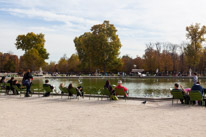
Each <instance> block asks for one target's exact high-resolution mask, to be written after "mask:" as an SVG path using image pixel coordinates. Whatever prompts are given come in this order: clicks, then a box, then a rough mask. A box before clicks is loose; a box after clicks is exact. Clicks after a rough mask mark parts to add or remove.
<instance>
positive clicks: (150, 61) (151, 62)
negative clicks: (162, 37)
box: [143, 44, 158, 73]
mask: <svg viewBox="0 0 206 137" xmlns="http://www.w3.org/2000/svg"><path fill="white" fill-rule="evenodd" d="M146 46H147V48H146V50H145V54H144V55H143V57H144V61H145V67H144V69H145V71H149V72H150V73H152V72H155V71H156V69H157V67H158V62H157V56H156V55H157V54H156V51H155V50H154V49H153V45H150V44H149V45H146Z"/></svg>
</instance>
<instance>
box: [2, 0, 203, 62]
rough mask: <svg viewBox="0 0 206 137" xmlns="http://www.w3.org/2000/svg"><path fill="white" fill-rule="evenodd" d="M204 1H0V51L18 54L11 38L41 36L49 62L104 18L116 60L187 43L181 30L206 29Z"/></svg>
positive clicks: (72, 48) (67, 51)
mask: <svg viewBox="0 0 206 137" xmlns="http://www.w3.org/2000/svg"><path fill="white" fill-rule="evenodd" d="M205 6H206V1H205V0H0V52H4V53H6V52H11V53H13V54H16V55H18V56H20V55H23V54H24V52H23V51H21V50H17V49H16V47H15V41H16V37H17V36H18V35H20V34H27V33H28V32H34V33H43V34H45V40H46V43H45V48H46V49H47V51H48V52H49V53H50V56H49V60H47V62H49V61H55V62H58V60H59V59H60V58H61V57H63V55H64V54H66V56H67V57H70V56H71V55H72V54H73V53H76V50H75V46H74V42H73V40H74V38H75V37H78V36H80V35H82V34H83V33H84V32H89V31H90V29H91V27H92V26H93V25H96V24H101V23H103V21H104V20H109V21H110V23H111V24H114V26H115V27H116V28H117V30H118V31H117V34H118V36H119V38H120V41H121V43H122V48H121V50H120V56H123V55H129V56H131V57H133V58H135V57H136V56H140V57H141V56H142V55H143V54H144V50H145V48H146V47H145V44H147V43H150V42H171V43H174V44H180V43H182V42H183V41H186V40H187V39H186V36H185V35H186V30H185V28H186V26H189V25H191V24H195V23H200V24H201V25H206V9H205Z"/></svg>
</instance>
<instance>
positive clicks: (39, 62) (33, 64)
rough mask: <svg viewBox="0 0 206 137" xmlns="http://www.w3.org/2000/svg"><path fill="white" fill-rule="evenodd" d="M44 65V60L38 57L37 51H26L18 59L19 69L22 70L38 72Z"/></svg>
mask: <svg viewBox="0 0 206 137" xmlns="http://www.w3.org/2000/svg"><path fill="white" fill-rule="evenodd" d="M44 64H45V62H44V59H43V58H41V56H40V55H39V52H38V50H36V49H32V50H28V51H27V52H26V53H25V54H24V55H23V56H22V57H21V59H20V67H21V69H22V70H26V69H28V68H29V69H31V70H32V71H33V70H39V68H40V67H42V66H43V65H44Z"/></svg>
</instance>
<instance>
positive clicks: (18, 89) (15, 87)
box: [12, 85, 21, 91]
mask: <svg viewBox="0 0 206 137" xmlns="http://www.w3.org/2000/svg"><path fill="white" fill-rule="evenodd" d="M12 87H13V88H14V89H15V90H17V91H20V90H21V89H20V88H18V87H17V85H12Z"/></svg>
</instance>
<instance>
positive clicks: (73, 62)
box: [68, 54, 80, 72]
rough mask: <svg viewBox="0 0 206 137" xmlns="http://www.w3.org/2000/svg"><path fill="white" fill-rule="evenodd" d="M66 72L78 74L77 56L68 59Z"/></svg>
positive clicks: (78, 62) (73, 55)
mask: <svg viewBox="0 0 206 137" xmlns="http://www.w3.org/2000/svg"><path fill="white" fill-rule="evenodd" d="M68 65H69V66H68V70H69V71H70V72H78V71H79V70H80V68H79V65H80V60H79V57H78V55H77V54H72V55H71V57H70V58H69V59H68Z"/></svg>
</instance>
